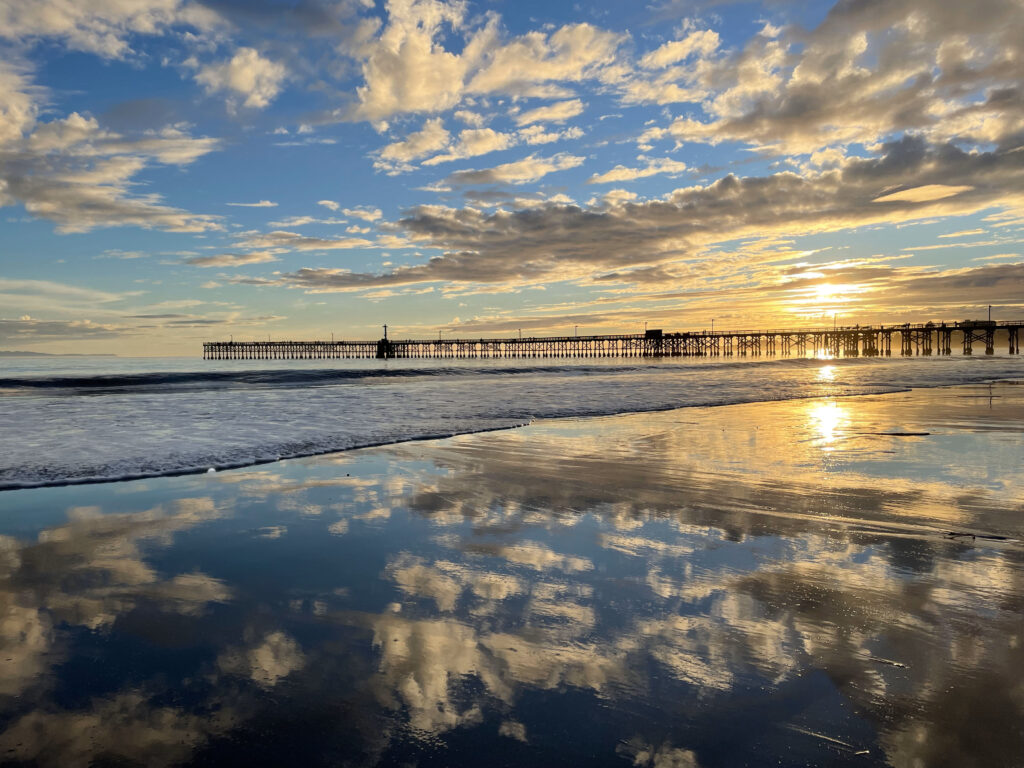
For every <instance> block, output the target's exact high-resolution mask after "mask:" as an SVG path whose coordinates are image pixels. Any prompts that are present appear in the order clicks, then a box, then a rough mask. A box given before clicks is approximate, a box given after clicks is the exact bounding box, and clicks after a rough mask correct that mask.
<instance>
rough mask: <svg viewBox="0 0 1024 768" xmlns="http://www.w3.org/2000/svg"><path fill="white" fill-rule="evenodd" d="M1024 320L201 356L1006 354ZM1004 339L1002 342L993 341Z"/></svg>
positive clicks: (217, 351) (289, 345)
mask: <svg viewBox="0 0 1024 768" xmlns="http://www.w3.org/2000/svg"><path fill="white" fill-rule="evenodd" d="M1022 327H1024V321H1015V322H1002V321H995V320H992V321H987V320H968V321H961V322H956V323H933V322H929V323H919V324H911V323H904V324H902V325H878V326H855V327H832V328H799V329H785V330H767V331H745V330H739V331H710V332H709V331H680V332H677V333H665V332H664V331H661V330H648V331H645V332H644V333H638V334H608V335H602V336H531V337H527V338H522V337H519V338H479V339H456V338H449V339H394V338H390V339H389V338H388V336H387V330H386V329H385V335H384V338H382V339H379V340H377V341H333V340H332V341H234V340H232V341H208V342H205V343H204V344H203V359H204V360H340V359H378V360H389V359H404V358H430V359H446V358H451V359H499V358H500V359H509V358H512V359H520V358H602V357H644V358H661V357H732V356H739V357H748V356H749V357H756V356H762V355H768V356H771V355H783V356H786V357H793V356H799V357H807V356H809V355H830V356H832V357H877V356H883V357H890V356H891V355H892V350H893V343H894V341H893V340H894V337H896V340H897V341H896V343H897V344H898V346H899V351H900V354H901V355H903V356H904V357H914V356H919V355H924V356H928V355H933V354H937V355H951V354H952V353H953V344H954V337H956V338H957V340H958V341H959V342H960V345H961V348H962V350H963V354H965V355H971V354H974V353H975V348H976V347H978V348H980V347H981V345H982V344H983V345H984V349H985V354H987V355H992V354H995V348H996V341H997V335H998V336H999V337H1000V338H1002V335H1003V334H1005V336H1006V340H1007V346H1008V350H1009V353H1010V354H1011V355H1016V354H1020V329H1021V328H1022ZM999 343H1002V342H999Z"/></svg>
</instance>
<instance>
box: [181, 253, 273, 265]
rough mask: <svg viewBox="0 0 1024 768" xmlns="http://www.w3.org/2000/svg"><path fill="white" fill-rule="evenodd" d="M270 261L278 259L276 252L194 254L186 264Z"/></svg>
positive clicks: (239, 263)
mask: <svg viewBox="0 0 1024 768" xmlns="http://www.w3.org/2000/svg"><path fill="white" fill-rule="evenodd" d="M268 261H277V259H276V258H275V257H274V254H272V253H268V252H266V251H251V252H249V253H218V254H217V255H215V256H193V257H192V258H189V259H185V263H186V264H191V265H192V266H194V267H241V266H244V265H246V264H264V263H266V262H268Z"/></svg>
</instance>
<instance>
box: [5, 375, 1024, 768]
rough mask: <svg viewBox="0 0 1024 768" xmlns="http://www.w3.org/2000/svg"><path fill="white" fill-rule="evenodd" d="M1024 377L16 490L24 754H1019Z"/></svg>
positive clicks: (12, 545)
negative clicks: (1022, 382)
mask: <svg viewBox="0 0 1024 768" xmlns="http://www.w3.org/2000/svg"><path fill="white" fill-rule="evenodd" d="M1020 391H1021V388H1020V387H1016V388H1015V387H1013V386H1011V385H997V386H996V387H995V388H994V389H991V390H990V389H989V388H988V387H984V388H960V389H949V390H935V391H932V392H925V393H916V392H915V393H909V394H904V395H892V396H883V397H865V398H854V399H847V400H840V401H825V402H822V401H815V400H807V401H791V402H783V403H770V404H757V405H744V406H734V407H727V408H717V409H707V410H702V409H689V410H680V411H670V412H665V413H661V414H653V415H651V414H647V415H635V416H622V417H610V418H605V419H596V420H579V421H558V422H548V423H541V424H535V425H533V426H531V427H529V428H527V429H524V430H516V431H511V432H504V433H493V434H488V435H475V436H464V437H459V438H453V439H450V440H445V441H441V442H438V443H410V444H405V445H400V446H392V447H387V448H379V449H370V450H365V451H359V452H353V453H350V454H337V455H334V456H326V457H320V458H317V459H310V460H303V461H299V462H288V463H284V464H278V465H270V466H267V467H264V468H261V469H258V470H248V471H236V472H226V473H222V474H218V475H211V476H202V477H190V478H174V479H166V480H152V481H145V482H135V483H128V484H120V485H111V486H102V485H98V486H81V487H70V488H57V489H46V490H38V491H17V492H10V493H6V494H2V495H0V512H2V515H0V531H2V532H3V534H4V537H3V538H2V539H0V568H2V571H0V576H2V582H0V590H2V591H0V601H2V603H3V607H4V613H3V622H2V624H0V651H2V657H0V658H2V659H3V660H4V664H3V666H2V671H0V702H2V707H3V709H2V717H3V721H2V725H3V732H2V735H0V755H3V756H4V759H5V760H7V761H10V762H12V763H18V762H24V763H40V764H45V765H54V766H57V765H59V766H75V765H88V764H90V763H104V762H106V763H119V764H123V763H124V762H126V761H127V762H136V763H144V764H147V765H171V764H179V763H190V762H191V763H195V764H224V763H247V764H252V765H258V764H274V765H280V764H299V763H301V764H322V765H346V764H351V765H370V764H404V763H416V764H419V765H478V764H481V762H486V763H494V764H529V765H536V764H540V763H547V764H556V763H577V764H579V763H584V762H585V763H587V764H597V765H620V766H628V765H650V766H667V765H673V766H698V765H699V766H705V767H707V766H720V765H721V766H724V765H737V764H743V763H747V764H767V763H771V764H781V765H803V764H817V765H823V764H829V765H843V764H850V765H871V764H892V765H898V766H904V765H905V766H911V765H946V764H948V765H960V766H967V765H979V766H981V765H985V766H998V765H1013V764H1015V763H1016V762H1018V761H1019V759H1020V755H1022V754H1024V734H1022V723H1024V689H1022V687H1021V678H1020V674H1019V670H1020V669H1022V668H1024V645H1022V634H1024V618H1022V611H1021V609H1022V607H1024V557H1022V554H1024V549H1022V546H1021V543H1020V540H1021V539H1024V520H1022V512H1024V510H1022V504H1021V500H1022V499H1024V493H1022V492H1021V486H1020V457H1021V455H1022V450H1021V449H1022V447H1024V439H1022V433H1021V424H1022V420H1021V415H1022V413H1021V410H1022V409H1021V398H1020V395H1019V394H1018V392H1020ZM979 395H980V396H979Z"/></svg>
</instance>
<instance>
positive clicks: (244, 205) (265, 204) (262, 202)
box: [225, 200, 277, 208]
mask: <svg viewBox="0 0 1024 768" xmlns="http://www.w3.org/2000/svg"><path fill="white" fill-rule="evenodd" d="M225 205H233V206H235V207H237V208H276V207H277V203H272V202H270V201H269V200H260V201H259V202H258V203H225Z"/></svg>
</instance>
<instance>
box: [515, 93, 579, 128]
mask: <svg viewBox="0 0 1024 768" xmlns="http://www.w3.org/2000/svg"><path fill="white" fill-rule="evenodd" d="M582 112H583V102H582V101H580V100H579V99H572V100H571V101H559V102H555V103H554V104H547V105H545V106H543V107H537V108H536V109H531V110H529V111H527V112H521V113H519V114H518V115H516V117H515V121H516V125H519V126H523V125H530V124H531V123H564V122H565V121H566V120H568V119H570V118H572V117H576V116H577V115H579V114H581V113H582Z"/></svg>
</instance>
